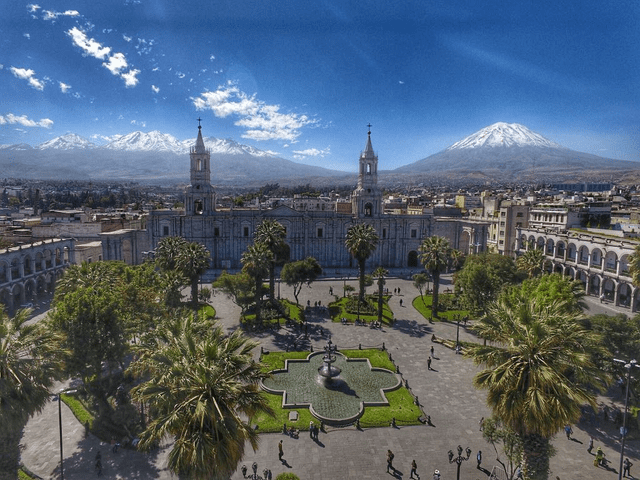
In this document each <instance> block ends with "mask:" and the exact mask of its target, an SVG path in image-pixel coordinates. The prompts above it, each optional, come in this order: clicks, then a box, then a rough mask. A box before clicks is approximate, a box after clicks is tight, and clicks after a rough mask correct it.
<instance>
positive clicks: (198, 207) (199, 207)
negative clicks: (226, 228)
mask: <svg viewBox="0 0 640 480" xmlns="http://www.w3.org/2000/svg"><path fill="white" fill-rule="evenodd" d="M203 212H204V203H203V202H202V199H200V198H196V199H195V200H194V201H193V213H194V214H196V215H202V213H203Z"/></svg>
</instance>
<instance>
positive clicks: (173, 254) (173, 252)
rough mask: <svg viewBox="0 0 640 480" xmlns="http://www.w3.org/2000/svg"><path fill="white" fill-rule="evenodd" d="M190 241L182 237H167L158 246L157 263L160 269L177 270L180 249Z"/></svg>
mask: <svg viewBox="0 0 640 480" xmlns="http://www.w3.org/2000/svg"><path fill="white" fill-rule="evenodd" d="M187 243H188V242H187V241H186V240H185V239H184V238H182V237H165V238H163V239H162V240H160V242H159V243H158V247H157V248H156V256H155V259H156V264H157V265H158V267H159V268H160V270H164V271H168V270H175V268H176V261H177V258H178V256H179V255H180V251H181V250H182V249H183V248H184V246H185V245H186V244H187Z"/></svg>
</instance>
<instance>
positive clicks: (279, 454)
mask: <svg viewBox="0 0 640 480" xmlns="http://www.w3.org/2000/svg"><path fill="white" fill-rule="evenodd" d="M283 456H284V450H283V449H282V440H280V443H278V460H280V461H282V457H283Z"/></svg>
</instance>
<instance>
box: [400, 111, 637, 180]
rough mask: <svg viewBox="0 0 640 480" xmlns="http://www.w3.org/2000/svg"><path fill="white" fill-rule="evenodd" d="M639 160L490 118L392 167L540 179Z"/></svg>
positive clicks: (590, 173)
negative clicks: (579, 148)
mask: <svg viewBox="0 0 640 480" xmlns="http://www.w3.org/2000/svg"><path fill="white" fill-rule="evenodd" d="M639 167H640V164H638V163H636V162H629V161H624V160H612V159H607V158H602V157H598V156H596V155H590V154H588V153H582V152H576V151H574V150H570V149H568V148H566V147H563V146H562V145H559V144H557V143H555V142H552V141H551V140H547V139H546V138H544V137H543V136H542V135H539V134H537V133H534V132H532V131H531V130H529V129H528V128H527V127H525V126H523V125H519V124H517V123H503V122H500V123H494V124H493V125H490V126H488V127H485V128H483V129H482V130H479V131H477V132H476V133H474V134H473V135H469V136H468V137H466V138H464V139H462V140H460V141H459V142H456V143H454V144H453V145H451V146H450V147H449V148H447V149H445V150H443V151H441V152H439V153H436V154H434V155H430V156H429V157H426V158H423V159H422V160H418V161H417V162H413V163H410V164H409V165H405V166H403V167H400V168H397V169H395V170H394V171H393V173H394V174H412V175H413V176H414V178H415V176H416V175H421V174H422V175H429V176H431V177H436V176H439V177H441V178H442V177H446V178H454V179H457V180H460V179H462V178H472V179H474V181H477V179H482V181H485V182H488V181H491V180H508V181H534V182H537V181H541V179H553V180H558V179H561V178H565V179H566V178H570V179H576V178H579V177H580V178H596V177H597V176H598V175H602V173H603V172H606V173H607V174H609V175H611V173H612V172H613V171H618V172H623V171H631V170H636V169H638V168H639Z"/></svg>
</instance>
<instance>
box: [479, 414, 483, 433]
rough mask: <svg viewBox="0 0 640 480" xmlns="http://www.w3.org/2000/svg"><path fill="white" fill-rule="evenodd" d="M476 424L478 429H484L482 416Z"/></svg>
mask: <svg viewBox="0 0 640 480" xmlns="http://www.w3.org/2000/svg"><path fill="white" fill-rule="evenodd" d="M478 425H480V431H481V432H482V431H483V430H484V417H482V418H481V419H480V421H479V422H478Z"/></svg>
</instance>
